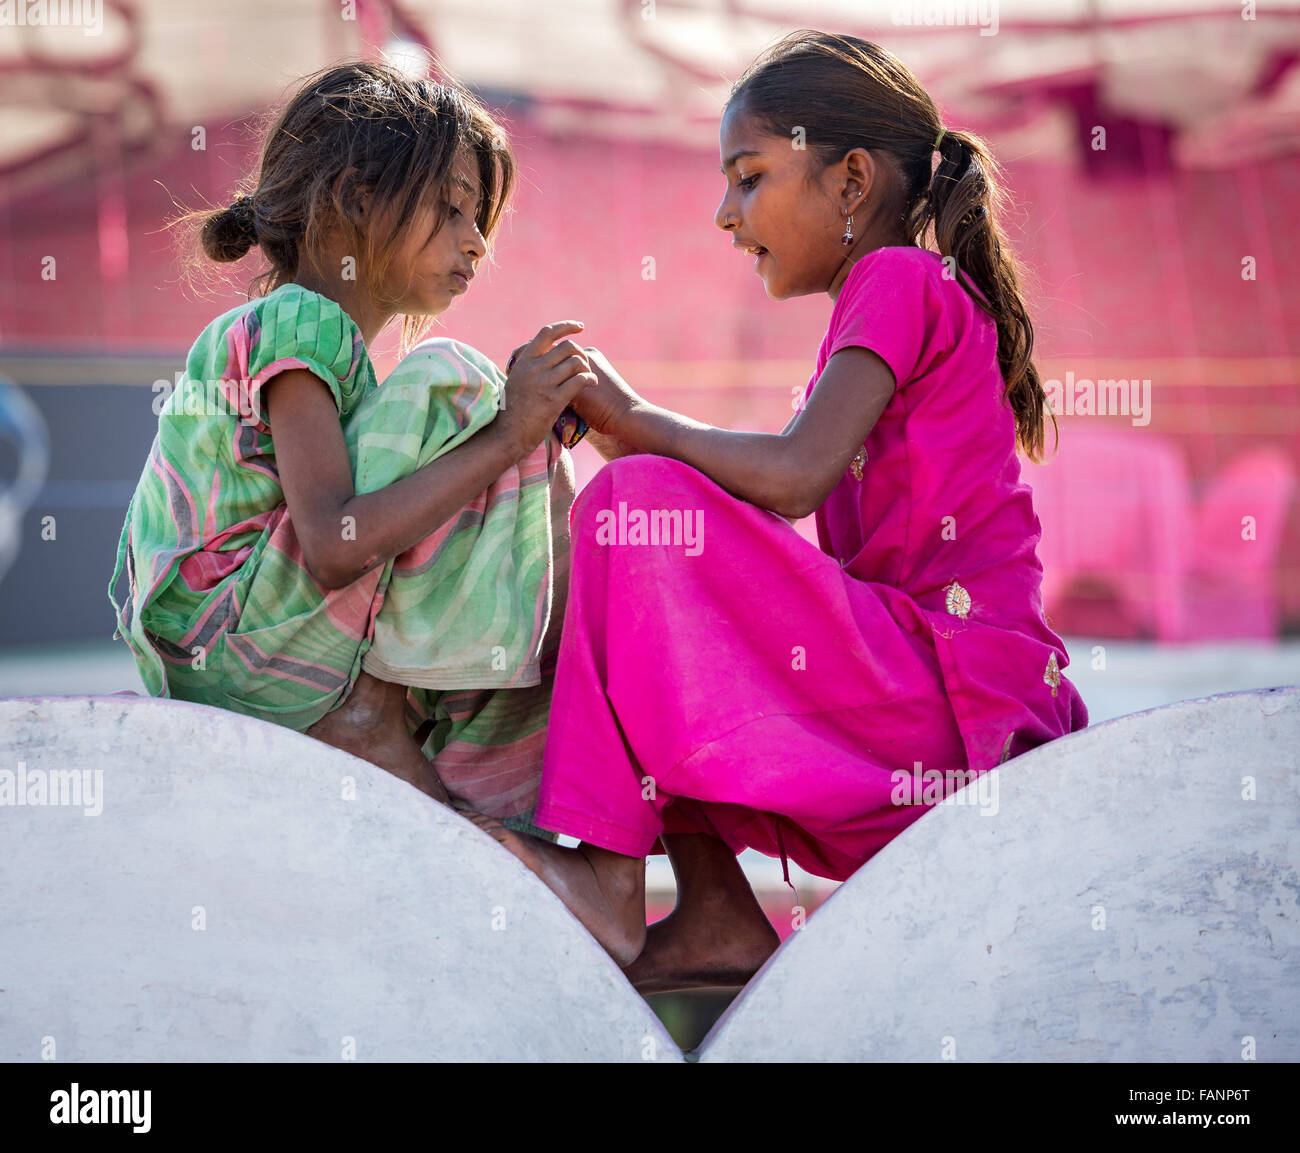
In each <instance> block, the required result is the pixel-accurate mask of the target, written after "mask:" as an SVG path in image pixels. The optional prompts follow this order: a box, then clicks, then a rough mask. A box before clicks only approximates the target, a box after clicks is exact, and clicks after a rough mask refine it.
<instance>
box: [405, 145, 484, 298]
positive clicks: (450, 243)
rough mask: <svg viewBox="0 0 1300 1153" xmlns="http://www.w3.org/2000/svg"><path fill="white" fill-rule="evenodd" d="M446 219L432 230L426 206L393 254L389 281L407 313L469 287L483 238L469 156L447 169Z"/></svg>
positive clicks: (475, 179)
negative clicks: (399, 295) (448, 170)
mask: <svg viewBox="0 0 1300 1153" xmlns="http://www.w3.org/2000/svg"><path fill="white" fill-rule="evenodd" d="M450 182H451V183H450V187H449V188H448V193H449V196H448V199H449V202H450V207H449V208H448V210H447V218H446V220H445V221H444V222H443V225H442V227H441V228H439V229H438V230H437V231H436V232H435V231H434V230H433V228H434V219H435V214H434V207H433V206H432V205H430V206H428V207H427V208H426V209H425V210H424V211H423V212H422V213H421V214H420V215H419V217H418V218H417V219H415V220H414V221H412V223H411V226H410V227H409V228H408V229H407V230H406V236H405V238H404V240H403V242H402V244H401V246H400V247H399V249H398V251H397V253H396V254H395V256H394V259H393V264H392V283H393V286H394V291H395V292H397V293H399V294H401V301H400V303H399V304H398V305H397V307H396V311H398V312H400V313H404V314H406V315H408V316H437V315H438V314H439V313H441V312H445V311H446V310H447V309H448V308H449V307H450V306H451V303H452V301H453V300H455V299H456V298H457V297H458V296H461V295H463V294H464V293H465V292H467V291H468V290H469V285H470V282H471V281H472V280H473V279H474V275H475V273H476V272H477V271H478V263H479V261H480V260H482V259H483V256H484V254H485V253H486V252H487V241H486V240H484V239H483V234H482V233H481V232H479V230H478V225H477V224H475V223H474V217H475V215H476V213H477V211H478V202H479V197H480V195H481V189H480V187H479V178H478V167H477V165H476V164H475V163H474V158H473V157H472V156H469V155H462V156H460V157H459V158H458V159H457V161H456V164H455V165H454V166H453V168H452V173H451V176H450Z"/></svg>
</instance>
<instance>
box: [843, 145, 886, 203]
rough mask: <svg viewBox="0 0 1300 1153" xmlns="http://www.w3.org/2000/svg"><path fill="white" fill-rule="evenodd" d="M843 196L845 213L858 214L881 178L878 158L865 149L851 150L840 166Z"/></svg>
mask: <svg viewBox="0 0 1300 1153" xmlns="http://www.w3.org/2000/svg"><path fill="white" fill-rule="evenodd" d="M839 168H840V171H839V173H838V174H837V175H838V176H839V177H840V180H841V182H842V188H841V196H842V200H843V205H844V209H845V211H848V212H856V211H857V210H858V208H860V207H861V206H862V202H863V201H864V200H866V198H867V197H868V196H869V195H870V194H871V190H872V188H874V187H875V185H876V181H877V180H878V179H879V176H880V167H879V165H878V164H877V163H876V158H875V157H874V156H872V155H871V153H870V152H868V151H867V150H866V149H865V148H851V149H850V150H849V151H848V152H847V153H845V156H844V159H843V160H841V161H840V164H839Z"/></svg>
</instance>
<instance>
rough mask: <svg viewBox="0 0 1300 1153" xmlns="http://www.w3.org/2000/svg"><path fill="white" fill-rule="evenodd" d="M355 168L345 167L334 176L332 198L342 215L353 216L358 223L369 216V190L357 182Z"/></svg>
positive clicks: (364, 220)
mask: <svg viewBox="0 0 1300 1153" xmlns="http://www.w3.org/2000/svg"><path fill="white" fill-rule="evenodd" d="M357 177H358V172H357V170H356V168H345V169H343V171H342V172H340V173H339V174H338V175H337V176H336V177H335V178H334V200H335V202H336V203H337V204H338V205H339V207H340V208H341V209H342V210H343V213H344V215H351V216H355V219H356V220H357V222H358V223H364V222H366V221H368V220H369V218H370V211H371V192H370V189H369V188H367V187H366V186H365V185H363V184H361V183H359V182H358V179H357Z"/></svg>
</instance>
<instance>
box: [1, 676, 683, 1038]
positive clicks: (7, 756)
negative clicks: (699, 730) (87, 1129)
mask: <svg viewBox="0 0 1300 1153" xmlns="http://www.w3.org/2000/svg"><path fill="white" fill-rule="evenodd" d="M19 762H24V763H25V772H26V774H27V781H28V785H29V788H30V787H34V786H32V781H33V780H34V779H36V775H37V774H48V773H49V772H50V771H51V770H55V769H62V770H66V769H77V770H87V771H89V772H90V773H91V774H93V773H94V772H95V771H100V772H101V774H102V776H101V780H102V806H103V807H102V812H101V813H99V814H98V815H87V814H86V813H85V811H84V809H85V805H84V804H83V806H82V807H76V808H74V807H66V806H50V805H45V806H34V805H23V806H11V805H4V806H2V807H0V846H2V847H0V990H3V991H2V992H0V1059H3V1060H9V1061H37V1060H41V1059H42V1058H43V1057H44V1056H47V1055H48V1046H49V1044H50V1043H49V1042H48V1041H46V1040H45V1039H46V1038H52V1039H53V1045H54V1056H55V1058H56V1059H57V1060H60V1061H104V1060H166V1061H171V1060H183V1059H207V1060H280V1059H283V1060H306V1061H312V1060H319V1061H337V1060H340V1059H343V1058H344V1056H345V1054H346V1052H347V1050H348V1046H349V1044H351V1045H352V1046H353V1047H354V1049H355V1056H356V1059H357V1060H363V1061H374V1060H397V1059H401V1060H442V1059H448V1060H450V1059H461V1060H468V1059H479V1060H599V1061H616V1060H633V1061H641V1060H645V1059H648V1058H654V1059H658V1060H681V1054H680V1052H679V1051H678V1050H677V1048H676V1046H675V1045H674V1044H673V1042H672V1040H671V1038H670V1037H669V1036H668V1034H667V1032H666V1031H665V1030H664V1029H663V1028H662V1027H661V1026H660V1024H659V1022H658V1020H657V1019H656V1018H655V1016H654V1014H653V1013H652V1012H651V1011H650V1009H649V1008H648V1006H647V1005H646V1004H645V1002H644V1001H643V1000H642V999H641V998H640V997H638V996H637V995H636V993H635V992H634V991H633V990H632V988H631V987H630V986H629V985H628V984H627V982H626V981H625V980H624V978H623V975H622V974H621V973H620V972H619V970H618V968H617V966H616V965H614V963H613V962H612V961H611V960H610V959H609V958H608V957H607V956H606V954H605V953H604V952H603V951H602V950H601V949H600V948H599V946H597V945H596V943H595V941H594V940H592V938H591V937H590V936H588V935H587V933H586V931H585V930H584V929H582V928H581V926H579V925H578V923H577V922H576V921H574V920H573V919H572V918H571V917H570V916H569V914H568V912H567V911H566V910H565V909H564V907H563V906H562V905H561V904H560V902H559V901H558V900H557V899H556V898H555V897H553V896H552V895H551V894H550V893H549V892H548V891H547V890H546V889H545V888H544V887H543V886H542V885H541V883H540V882H538V881H537V880H536V878H535V877H533V876H532V874H531V873H529V872H528V870H527V869H525V868H524V867H523V865H521V864H520V863H519V862H517V861H516V860H515V859H514V858H513V857H511V856H510V855H509V854H508V853H507V852H506V851H505V850H504V849H502V848H501V846H499V845H497V844H496V843H495V842H494V841H492V840H491V838H489V837H488V836H486V835H485V834H483V833H481V832H479V830H478V829H476V828H475V827H474V826H473V825H471V824H470V823H469V822H468V821H465V820H464V819H463V818H461V817H460V816H458V815H456V814H454V813H452V812H451V811H450V810H447V809H444V808H442V807H441V806H439V805H437V804H436V803H435V802H433V801H431V800H429V799H428V798H426V797H424V796H423V795H422V794H420V793H418V792H417V791H416V790H415V789H413V788H411V787H410V786H409V785H406V784H404V783H403V782H401V781H399V780H397V779H396V778H395V777H392V776H390V775H389V774H387V773H385V772H383V771H382V770H380V769H377V768H375V767H373V766H372V765H370V764H368V763H367V762H365V761H361V760H358V759H356V758H354V757H351V756H348V755H347V754H345V753H341V752H338V751H336V750H334V749H330V748H328V747H326V746H324V745H322V744H320V743H319V742H317V741H314V740H311V739H309V738H307V737H303V736H300V735H298V734H297V733H293V732H290V731H288V730H286V729H281V728H278V727H276V726H274V725H269V724H264V723H261V722H257V721H250V720H247V719H245V718H242V717H239V716H237V715H235V714H233V713H228V712H224V711H221V710H218V709H210V708H205V707H202V706H198V705H190V704H183V703H179V702H173V701H156V700H151V699H147V698H130V697H100V698H89V699H87V698H82V699H75V698H74V699H62V700H55V699H44V700H7V701H0V773H2V772H3V771H4V770H9V771H11V772H16V771H17V770H18V765H19ZM89 779H90V780H91V781H93V780H94V777H93V775H92V776H91V777H90V778H89ZM349 779H352V780H353V781H354V782H355V792H354V795H353V797H352V799H346V797H345V794H346V793H347V792H348V790H349V785H348V781H349ZM0 787H3V786H2V785H0ZM82 799H83V802H84V800H85V798H84V797H83V798H82ZM92 808H93V806H92ZM200 917H202V918H203V924H204V926H205V927H203V928H202V929H197V928H196V927H195V926H196V925H197V924H198V923H199V918H200ZM494 925H495V926H497V927H494ZM348 1038H351V1039H352V1040H351V1042H349V1041H348V1040H347V1039H348Z"/></svg>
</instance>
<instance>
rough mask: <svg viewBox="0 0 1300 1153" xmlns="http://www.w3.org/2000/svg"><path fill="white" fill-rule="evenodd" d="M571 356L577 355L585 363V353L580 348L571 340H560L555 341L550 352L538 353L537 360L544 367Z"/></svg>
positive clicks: (552, 366)
mask: <svg viewBox="0 0 1300 1153" xmlns="http://www.w3.org/2000/svg"><path fill="white" fill-rule="evenodd" d="M573 356H576V357H579V358H580V359H581V360H582V363H583V364H586V363H587V354H586V352H585V351H583V349H582V348H580V347H579V346H578V345H576V344H574V343H573V341H571V340H561V341H558V342H556V344H555V345H554V347H552V349H551V350H550V352H547V353H544V354H541V355H539V356H538V360H539V361H540V363H541V364H542V366H543V367H544V368H554V367H555V366H556V365H557V364H560V363H561V362H562V361H565V360H568V359H569V358H570V357H573Z"/></svg>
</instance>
